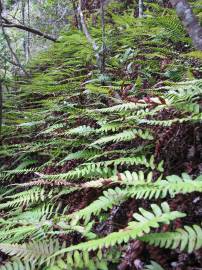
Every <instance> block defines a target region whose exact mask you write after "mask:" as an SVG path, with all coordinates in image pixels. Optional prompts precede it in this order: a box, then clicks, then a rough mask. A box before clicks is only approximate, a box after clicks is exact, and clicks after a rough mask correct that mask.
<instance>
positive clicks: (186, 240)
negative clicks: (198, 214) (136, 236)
mask: <svg viewBox="0 0 202 270" xmlns="http://www.w3.org/2000/svg"><path fill="white" fill-rule="evenodd" d="M140 239H141V240H142V241H144V242H146V243H149V244H150V245H154V246H159V247H161V248H171V249H176V248H179V249H180V250H181V251H184V250H187V251H188V253H191V252H193V251H194V250H197V249H199V248H201V247H202V228H201V227H200V226H198V225H193V226H192V227H190V226H185V227H184V228H182V229H181V228H180V229H177V230H176V231H175V232H164V233H152V234H148V235H145V236H143V237H141V238H140Z"/></svg>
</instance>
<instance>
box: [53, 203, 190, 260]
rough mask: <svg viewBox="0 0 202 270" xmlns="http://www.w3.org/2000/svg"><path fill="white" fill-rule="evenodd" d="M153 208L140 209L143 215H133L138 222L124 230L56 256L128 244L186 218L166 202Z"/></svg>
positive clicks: (58, 253)
mask: <svg viewBox="0 0 202 270" xmlns="http://www.w3.org/2000/svg"><path fill="white" fill-rule="evenodd" d="M151 208H152V212H148V211H146V210H145V209H143V208H140V209H139V211H140V213H141V214H138V213H135V214H134V215H133V217H134V219H136V221H132V222H130V223H129V224H128V227H126V228H125V229H124V230H120V231H119V232H113V233H111V234H109V235H108V236H106V237H104V238H100V239H96V240H90V241H88V242H84V243H81V244H78V245H76V246H71V247H68V248H65V249H62V250H60V251H58V252H56V253H55V254H54V256H57V255H60V254H64V253H67V252H71V251H75V250H81V251H90V250H96V249H101V248H103V247H106V248H108V247H110V246H114V245H117V244H122V243H127V242H128V241H129V240H130V239H136V238H137V237H140V236H141V235H142V234H144V233H147V234H148V233H149V232H150V230H151V228H158V227H159V224H160V223H164V224H169V223H170V222H171V221H172V220H175V219H176V218H180V217H184V216H185V214H183V213H180V212H177V211H170V208H169V205H168V204H167V203H166V202H164V203H162V204H161V207H159V206H158V205H156V204H152V205H151Z"/></svg>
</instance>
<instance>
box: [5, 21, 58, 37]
mask: <svg viewBox="0 0 202 270" xmlns="http://www.w3.org/2000/svg"><path fill="white" fill-rule="evenodd" d="M2 19H3V21H4V22H3V23H2V26H3V27H6V28H18V29H21V30H23V31H27V32H30V33H32V34H35V35H37V36H40V37H43V38H46V39H48V40H51V41H54V42H57V39H56V38H55V37H52V36H50V35H48V34H45V33H43V32H41V31H39V30H38V29H35V28H31V27H29V26H26V25H23V24H17V23H12V22H10V21H9V20H7V19H5V18H3V17H2Z"/></svg>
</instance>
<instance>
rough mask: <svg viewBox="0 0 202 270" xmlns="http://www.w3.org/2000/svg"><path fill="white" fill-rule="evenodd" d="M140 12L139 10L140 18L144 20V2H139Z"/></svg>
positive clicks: (140, 0)
mask: <svg viewBox="0 0 202 270" xmlns="http://www.w3.org/2000/svg"><path fill="white" fill-rule="evenodd" d="M138 10H139V18H143V0H139V3H138Z"/></svg>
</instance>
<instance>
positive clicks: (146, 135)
mask: <svg viewBox="0 0 202 270" xmlns="http://www.w3.org/2000/svg"><path fill="white" fill-rule="evenodd" d="M137 137H140V138H142V139H144V140H153V136H152V135H151V134H150V132H149V131H148V130H146V131H142V130H141V129H138V130H137V129H129V130H124V131H123V132H121V133H117V134H114V135H111V136H106V137H102V138H101V139H98V140H96V141H95V142H93V143H92V144H91V145H99V144H106V143H109V142H120V141H130V140H133V139H135V138H137Z"/></svg>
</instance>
